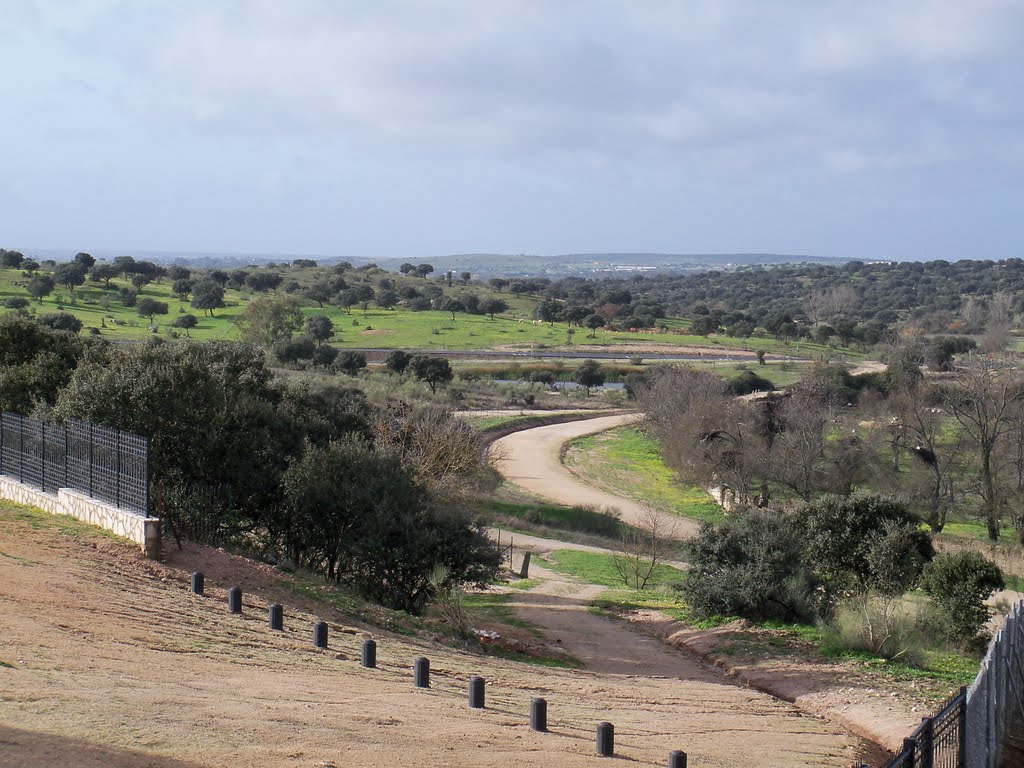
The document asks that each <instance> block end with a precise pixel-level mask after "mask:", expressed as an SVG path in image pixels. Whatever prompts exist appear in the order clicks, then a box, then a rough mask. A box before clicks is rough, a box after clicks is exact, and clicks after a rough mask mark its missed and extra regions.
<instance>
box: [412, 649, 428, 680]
mask: <svg viewBox="0 0 1024 768" xmlns="http://www.w3.org/2000/svg"><path fill="white" fill-rule="evenodd" d="M412 684H413V686H414V687H416V688H429V687H430V659H428V658H427V657H426V656H420V657H419V658H418V659H416V661H414V662H413V665H412Z"/></svg>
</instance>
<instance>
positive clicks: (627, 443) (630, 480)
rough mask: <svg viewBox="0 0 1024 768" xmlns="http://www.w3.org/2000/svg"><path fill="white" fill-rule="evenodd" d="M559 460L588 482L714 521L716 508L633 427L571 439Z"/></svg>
mask: <svg viewBox="0 0 1024 768" xmlns="http://www.w3.org/2000/svg"><path fill="white" fill-rule="evenodd" d="M565 464H566V466H568V467H570V468H571V469H572V470H573V471H574V472H576V473H577V474H579V475H580V476H581V477H582V478H584V479H586V480H587V481H589V482H592V483H595V484H598V485H603V486H605V487H608V488H610V489H611V490H612V491H614V492H615V493H618V494H621V495H623V496H626V497H627V498H630V499H634V500H636V501H639V502H641V503H644V504H649V505H651V506H653V507H656V508H657V509H662V510H665V511H668V512H674V513H675V514H677V515H680V516H681V517H688V518H690V519H692V520H699V521H708V522H713V523H716V522H720V521H722V520H724V519H725V516H724V514H723V513H722V510H721V507H719V506H718V505H717V504H716V503H715V502H714V500H713V499H712V498H711V496H710V494H708V493H707V492H706V491H705V490H703V489H702V488H697V487H695V486H685V485H681V484H680V483H679V482H678V481H677V480H676V476H675V473H674V472H672V470H671V469H669V468H668V467H667V466H665V462H664V461H663V460H662V458H661V450H660V449H659V447H658V444H657V443H656V442H655V441H654V439H653V438H652V437H650V436H649V435H647V434H646V433H645V432H644V431H643V430H641V429H639V428H637V427H622V428H620V429H613V430H611V431H609V432H602V433H600V434H597V435H587V436H585V437H581V438H577V439H576V440H573V441H572V442H571V443H570V444H569V449H568V450H567V451H566V453H565Z"/></svg>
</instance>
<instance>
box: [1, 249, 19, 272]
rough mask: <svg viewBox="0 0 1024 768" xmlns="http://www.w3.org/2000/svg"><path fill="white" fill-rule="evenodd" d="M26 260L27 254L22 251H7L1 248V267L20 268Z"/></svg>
mask: <svg viewBox="0 0 1024 768" xmlns="http://www.w3.org/2000/svg"><path fill="white" fill-rule="evenodd" d="M24 261H25V254H23V253H21V252H20V251H5V250H3V249H0V267H3V268H4V269H18V268H19V267H21V265H22V262H24Z"/></svg>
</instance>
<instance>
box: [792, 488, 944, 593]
mask: <svg viewBox="0 0 1024 768" xmlns="http://www.w3.org/2000/svg"><path fill="white" fill-rule="evenodd" d="M917 524H918V521H917V518H916V517H915V516H914V515H913V513H911V511H910V510H909V509H908V508H907V507H906V506H905V505H904V504H903V503H902V502H899V501H896V500H895V499H891V498H887V497H884V496H877V495H872V494H855V495H853V496H847V497H843V496H823V497H821V498H820V499H817V500H815V501H813V502H810V503H808V504H804V505H803V506H802V507H801V508H800V509H799V510H797V513H796V530H797V535H798V536H799V539H800V543H801V545H802V547H803V554H804V561H805V562H806V564H807V566H808V567H809V568H811V569H812V570H813V571H814V572H815V573H816V574H817V575H818V576H819V577H820V578H821V579H822V581H823V582H824V583H825V585H826V587H828V588H829V590H830V592H831V593H832V594H839V593H841V592H844V591H850V590H853V591H857V592H864V591H866V590H867V589H868V588H870V587H872V586H874V585H875V584H876V582H878V584H879V585H881V584H885V585H886V590H885V591H891V588H892V585H894V584H895V583H897V582H900V581H901V580H902V581H903V583H905V584H906V586H907V587H909V586H912V584H913V581H914V580H915V579H916V574H914V573H913V571H914V568H915V567H917V565H918V564H923V562H927V561H929V560H931V559H932V557H933V556H934V550H933V549H932V544H931V537H930V536H929V535H928V534H927V533H926V532H924V531H920V530H918V529H917ZM889 536H892V537H893V538H892V539H891V540H886V539H887V538H888V537H889ZM878 548H881V549H880V550H879V551H878V552H874V550H876V549H878ZM873 552H874V554H873ZM885 558H890V559H892V560H893V561H894V565H893V566H892V567H891V568H888V567H886V566H885V565H884V560H885ZM919 572H920V570H919V569H918V571H917V573H919ZM899 591H902V590H899Z"/></svg>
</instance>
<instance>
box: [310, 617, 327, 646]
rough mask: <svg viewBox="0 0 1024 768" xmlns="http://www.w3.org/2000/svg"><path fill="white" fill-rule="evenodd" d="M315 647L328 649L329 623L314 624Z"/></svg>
mask: <svg viewBox="0 0 1024 768" xmlns="http://www.w3.org/2000/svg"><path fill="white" fill-rule="evenodd" d="M313 645H314V646H316V647H317V648H326V647H327V622H326V621H317V622H315V623H314V624H313Z"/></svg>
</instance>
